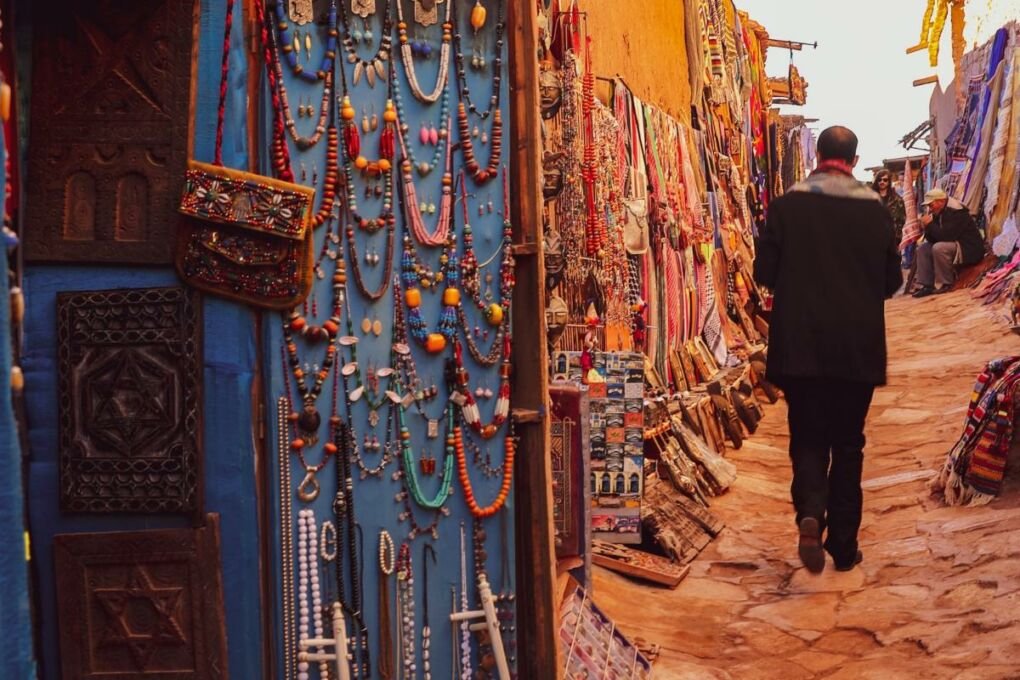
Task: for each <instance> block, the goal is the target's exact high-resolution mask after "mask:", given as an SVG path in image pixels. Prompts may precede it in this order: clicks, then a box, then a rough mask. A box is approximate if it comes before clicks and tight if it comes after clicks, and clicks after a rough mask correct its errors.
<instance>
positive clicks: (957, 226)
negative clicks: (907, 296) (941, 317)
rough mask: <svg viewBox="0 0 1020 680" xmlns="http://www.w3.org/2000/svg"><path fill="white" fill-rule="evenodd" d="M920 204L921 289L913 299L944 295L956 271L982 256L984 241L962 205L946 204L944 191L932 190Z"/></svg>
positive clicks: (918, 269)
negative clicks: (924, 210) (923, 210)
mask: <svg viewBox="0 0 1020 680" xmlns="http://www.w3.org/2000/svg"><path fill="white" fill-rule="evenodd" d="M921 205H925V206H928V214H927V215H925V216H924V217H922V218H921V224H922V225H923V226H924V243H922V244H921V245H919V246H918V247H917V255H916V257H917V281H918V283H920V284H921V287H920V288H918V289H917V291H916V292H915V293H914V297H916V298H922V297H928V296H929V295H932V294H939V293H948V292H949V290H950V289H951V288H952V287H953V282H954V281H956V268H957V267H968V266H970V265H972V264H977V263H978V262H980V261H981V258H982V257H984V254H985V241H984V239H983V238H982V237H981V232H980V231H978V228H977V225H976V224H974V218H973V217H971V216H970V213H969V212H968V211H967V209H966V208H965V207H963V204H961V203H960V202H959V201H956V200H953V201H950V199H949V196H948V195H946V192H945V191H943V190H942V189H938V188H936V189H932V190H931V191H929V192H928V193H926V194H925V195H924V202H923V203H922V204H921ZM936 285H937V286H938V287H937V288H936Z"/></svg>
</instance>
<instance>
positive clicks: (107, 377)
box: [57, 288, 202, 513]
mask: <svg viewBox="0 0 1020 680" xmlns="http://www.w3.org/2000/svg"><path fill="white" fill-rule="evenodd" d="M199 311H200V304H199V299H198V296H197V294H196V293H194V292H192V291H190V290H188V289H186V288H129V289H123V290H108V291H94V292H83V293H61V294H59V295H58V296H57V319H58V321H57V333H58V343H59V357H58V361H59V367H58V368H59V393H60V501H61V507H62V509H63V510H64V511H65V512H132V513H158V512H188V513H199V512H201V505H202V483H201V482H202V480H201V472H202V469H201V441H202V439H201V437H202V400H201V389H202V342H201V318H200V313H199Z"/></svg>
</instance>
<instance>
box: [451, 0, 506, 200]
mask: <svg viewBox="0 0 1020 680" xmlns="http://www.w3.org/2000/svg"><path fill="white" fill-rule="evenodd" d="M503 9H504V3H503V0H500V2H499V3H498V10H497V19H496V41H495V56H494V57H493V59H492V71H493V73H492V95H491V96H490V97H489V108H488V109H486V110H485V111H479V110H478V107H477V106H476V105H475V103H474V102H473V101H472V99H471V89H470V88H469V87H468V84H467V77H466V75H467V74H466V71H465V68H464V50H463V45H462V42H461V34H460V25H459V24H458V23H457V20H456V18H455V19H454V24H455V26H456V30H455V32H454V34H453V47H454V55H455V57H456V60H457V80H458V83H459V84H460V103H458V104H457V128H458V131H459V132H460V144H461V148H462V149H463V152H464V167H465V168H467V171H468V172H469V173H470V174H471V177H472V179H474V181H475V182H476V183H478V184H484V183H485V182H488V181H489V180H491V179H492V178H494V177H496V175H497V174H499V166H500V157H501V155H502V151H503V114H502V113H501V111H500V108H499V100H500V94H501V83H502V79H503V31H504V30H505V28H506V21H505V19H504V16H503ZM469 112H470V113H471V114H473V115H475V116H478V118H479V119H481V120H482V121H485V120H486V119H487V118H488V117H489V116H490V115H491V116H492V138H491V139H490V140H489V141H490V142H491V144H492V146H491V147H490V149H489V165H488V167H486V168H482V167H481V165H480V164H479V163H478V161H477V159H476V158H475V150H474V143H473V142H472V141H471V138H472V136H473V135H475V136H477V130H478V129H477V127H475V128H474V130H472V128H471V125H470V121H469V120H468V113H469ZM481 141H482V143H483V144H484V143H485V136H484V134H483V135H482V136H481Z"/></svg>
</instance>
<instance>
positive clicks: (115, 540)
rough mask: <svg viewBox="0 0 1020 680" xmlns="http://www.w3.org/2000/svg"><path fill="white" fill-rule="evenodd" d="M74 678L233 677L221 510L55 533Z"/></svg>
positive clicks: (63, 626)
mask: <svg viewBox="0 0 1020 680" xmlns="http://www.w3.org/2000/svg"><path fill="white" fill-rule="evenodd" d="M53 548H54V550H53V552H54V560H55V563H56V574H57V598H58V601H59V602H60V608H59V610H60V621H59V624H60V662H61V667H62V675H61V677H63V678H64V679H65V680H71V679H72V678H73V679H74V680H100V679H103V680H105V679H107V678H113V677H118V678H136V679H137V680H144V679H145V678H150V677H151V678H170V677H173V678H180V679H181V680H184V679H193V680H212V679H218V678H227V677H228V674H227V645H226V632H225V628H224V620H223V583H222V581H223V577H222V573H221V564H220V534H219V516H218V515H208V516H207V517H206V526H205V527H203V528H200V529H161V530H157V531H132V532H116V533H102V534H59V535H57V536H56V537H55V538H54V545H53Z"/></svg>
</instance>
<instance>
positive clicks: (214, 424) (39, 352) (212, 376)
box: [3, 1, 263, 680]
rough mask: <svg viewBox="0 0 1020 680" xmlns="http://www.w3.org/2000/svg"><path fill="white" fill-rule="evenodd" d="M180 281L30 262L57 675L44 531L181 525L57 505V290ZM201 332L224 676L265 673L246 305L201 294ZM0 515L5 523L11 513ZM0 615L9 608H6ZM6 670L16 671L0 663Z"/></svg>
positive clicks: (206, 6) (209, 84) (203, 46)
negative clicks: (225, 649)
mask: <svg viewBox="0 0 1020 680" xmlns="http://www.w3.org/2000/svg"><path fill="white" fill-rule="evenodd" d="M224 11H225V3H224V2H220V1H217V2H209V1H206V2H203V3H202V12H201V42H200V47H199V82H198V88H199V89H198V98H197V108H198V115H197V120H196V121H195V122H194V125H195V155H196V157H197V158H199V159H201V160H211V159H212V150H213V139H214V133H215V121H216V107H217V92H218V86H219V74H220V69H219V67H220V58H221V55H222V46H223V28H222V27H223V23H224ZM242 26H243V21H241V19H240V3H238V9H237V16H236V18H235V22H234V34H233V36H232V44H233V45H234V46H235V49H234V50H233V53H232V60H231V67H232V68H231V76H232V81H233V82H232V83H231V85H232V86H231V87H230V88H229V92H230V99H229V101H228V107H227V115H228V124H227V128H226V129H227V134H226V138H225V142H224V162H225V163H227V164H229V165H234V166H236V167H244V166H245V165H246V163H247V149H246V145H245V139H246V129H245V125H246V124H245V121H246V115H245V107H246V101H245V82H246V78H247V75H246V61H245V57H244V54H245V52H244V50H243V48H242V46H243V44H244V41H243V35H242ZM177 282H178V279H177V276H176V274H175V273H174V272H173V271H172V270H170V269H157V268H139V267H122V268H117V267H105V268H104V267H67V266H45V267H44V266H33V267H29V268H28V270H27V271H26V274H25V293H26V296H27V301H28V315H27V318H26V324H25V343H24V357H23V361H22V365H23V368H24V370H25V375H26V383H27V384H26V397H27V410H28V419H29V438H30V446H31V460H30V467H29V490H28V494H29V512H30V522H31V531H32V539H33V546H34V548H35V556H34V557H35V559H36V561H37V565H36V566H37V570H38V574H39V583H38V588H39V590H40V596H41V612H40V621H39V624H40V625H41V626H42V640H43V649H42V658H41V659H40V665H41V668H42V677H44V678H49V679H55V678H58V677H59V673H60V668H59V651H58V633H57V630H58V629H57V623H58V603H57V602H56V599H55V592H54V585H55V584H54V573H53V554H52V545H53V536H54V535H55V534H58V533H68V532H91V531H126V530H138V529H154V528H166V527H182V526H187V521H186V518H183V517H171V516H161V517H147V516H92V517H90V516H73V517H72V516H62V515H61V514H60V511H59V510H58V488H59V487H58V483H57V459H58V450H57V419H58V410H57V375H56V362H57V346H56V318H55V310H56V294H57V293H58V292H60V291H72V290H100V289H108V288H129V287H137V286H161V285H172V284H175V283H177ZM203 313H204V321H205V325H204V333H205V350H204V351H205V357H204V377H205V386H204V392H205V411H204V415H205V507H206V510H207V511H209V512H218V513H220V517H221V531H222V561H223V576H224V578H223V583H224V599H225V601H226V603H227V608H226V619H227V640H228V645H229V663H230V671H231V676H232V677H235V678H246V679H247V678H251V679H255V680H257V679H258V678H261V677H263V669H262V668H261V663H260V662H261V658H262V657H261V649H262V636H261V630H262V629H261V623H260V622H261V616H262V611H261V605H260V599H259V597H260V593H259V585H258V574H259V570H258V566H257V565H258V560H259V548H258V529H257V525H256V504H255V493H254V490H255V481H254V464H255V463H254V447H253V439H252V437H253V435H252V409H251V406H250V404H251V387H252V381H253V377H254V373H255V370H256V351H255V350H256V346H255V316H254V314H253V313H252V312H250V311H249V310H247V309H245V308H243V307H241V306H238V305H235V304H232V303H228V302H222V301H219V300H214V299H211V298H207V299H206V300H205V303H204V309H203ZM3 525H4V526H5V527H6V526H9V523H8V522H6V521H5V522H3ZM5 618H6V617H5ZM5 677H12V678H13V677H18V678H20V677H25V676H23V675H7V676H5Z"/></svg>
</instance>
